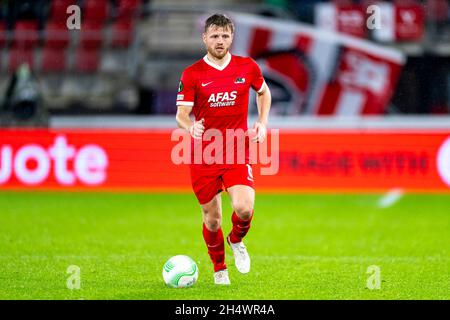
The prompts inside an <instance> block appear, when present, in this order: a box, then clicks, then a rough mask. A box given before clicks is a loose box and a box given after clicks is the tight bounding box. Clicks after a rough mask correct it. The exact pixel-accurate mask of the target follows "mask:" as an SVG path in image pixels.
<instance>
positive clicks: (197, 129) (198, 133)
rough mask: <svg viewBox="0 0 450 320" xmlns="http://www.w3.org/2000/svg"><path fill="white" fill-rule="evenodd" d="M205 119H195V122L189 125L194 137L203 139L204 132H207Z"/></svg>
mask: <svg viewBox="0 0 450 320" xmlns="http://www.w3.org/2000/svg"><path fill="white" fill-rule="evenodd" d="M204 123H205V119H201V120H199V121H194V124H193V125H191V126H190V127H189V133H190V134H191V136H192V138H194V139H201V138H202V135H203V132H205V126H204V125H203V124H204Z"/></svg>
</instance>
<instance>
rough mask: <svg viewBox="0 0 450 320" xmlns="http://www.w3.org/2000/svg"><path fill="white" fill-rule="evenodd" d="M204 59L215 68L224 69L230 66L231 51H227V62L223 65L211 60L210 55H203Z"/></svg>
mask: <svg viewBox="0 0 450 320" xmlns="http://www.w3.org/2000/svg"><path fill="white" fill-rule="evenodd" d="M203 60H204V61H205V62H206V64H208V65H209V66H211V67H213V68H214V69H217V70H219V71H222V70H223V69H225V68H226V67H227V66H228V64H229V63H230V61H231V53H230V52H228V53H227V56H226V61H225V63H224V64H223V65H222V66H219V65H218V64H217V63H214V62H212V61H210V60H209V59H208V55H205V56H204V57H203Z"/></svg>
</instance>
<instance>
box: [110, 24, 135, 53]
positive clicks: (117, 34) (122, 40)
mask: <svg viewBox="0 0 450 320" xmlns="http://www.w3.org/2000/svg"><path fill="white" fill-rule="evenodd" d="M112 29H113V31H112V34H113V37H112V43H111V46H112V47H114V48H127V47H128V46H129V45H130V43H131V40H132V39H133V30H134V23H133V20H129V19H119V20H117V21H115V22H114V23H113V26H112Z"/></svg>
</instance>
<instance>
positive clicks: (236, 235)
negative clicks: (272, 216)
mask: <svg viewBox="0 0 450 320" xmlns="http://www.w3.org/2000/svg"><path fill="white" fill-rule="evenodd" d="M252 218H253V211H252V215H251V216H250V219H249V220H242V219H241V218H239V216H238V215H237V214H236V212H233V215H232V216H231V221H232V222H233V229H231V233H230V241H231V242H232V243H237V242H241V241H242V239H243V238H244V237H245V235H246V234H247V232H248V229H250V222H251V221H252Z"/></svg>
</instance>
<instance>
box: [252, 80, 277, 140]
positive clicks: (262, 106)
mask: <svg viewBox="0 0 450 320" xmlns="http://www.w3.org/2000/svg"><path fill="white" fill-rule="evenodd" d="M271 104H272V95H271V93H270V89H269V86H268V85H267V84H266V83H265V82H264V83H263V86H262V88H261V89H260V90H259V91H257V93H256V106H257V107H258V115H259V117H258V120H257V121H256V122H255V125H254V127H253V129H254V130H255V131H256V135H255V137H254V138H253V139H252V141H253V142H264V140H265V139H266V135H267V123H268V122H269V111H270V106H271Z"/></svg>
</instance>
